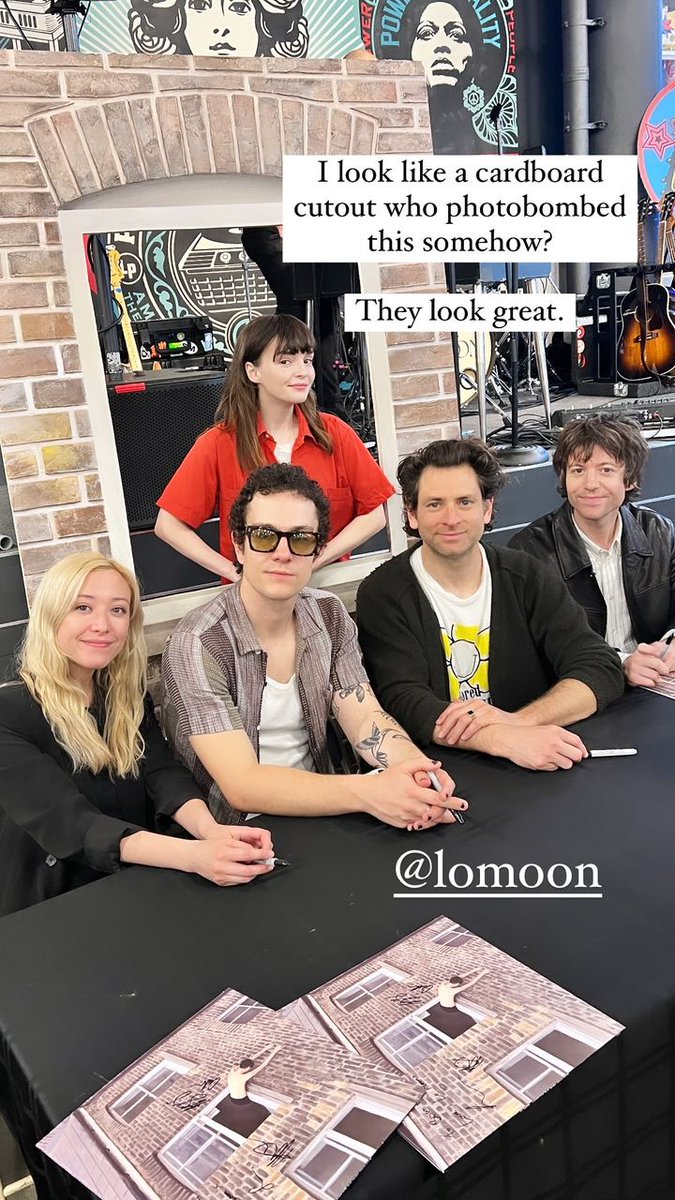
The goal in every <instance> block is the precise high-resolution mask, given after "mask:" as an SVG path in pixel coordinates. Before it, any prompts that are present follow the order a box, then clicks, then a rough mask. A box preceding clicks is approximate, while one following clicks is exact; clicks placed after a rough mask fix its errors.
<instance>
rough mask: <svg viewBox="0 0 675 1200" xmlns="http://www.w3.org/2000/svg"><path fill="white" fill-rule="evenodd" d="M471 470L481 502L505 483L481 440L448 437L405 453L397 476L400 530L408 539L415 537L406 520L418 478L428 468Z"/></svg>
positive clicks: (414, 499)
mask: <svg viewBox="0 0 675 1200" xmlns="http://www.w3.org/2000/svg"><path fill="white" fill-rule="evenodd" d="M465 466H466V467H471V468H472V470H473V471H475V473H476V475H477V477H478V486H479V487H480V493H481V496H482V497H483V499H484V500H493V499H494V497H495V496H496V495H497V493H498V492H499V490H500V489H501V488H502V487H503V486H504V483H505V482H506V476H505V474H504V471H503V470H502V467H501V465H500V463H499V459H498V458H497V456H496V454H494V453H493V451H492V450H491V449H490V447H489V446H486V444H485V442H481V440H480V438H464V439H460V438H448V439H447V440H444V441H439V442H430V443H429V445H428V446H424V447H423V449H421V450H415V452H414V453H413V454H408V455H407V457H406V458H404V459H402V460H401V462H400V463H399V467H398V472H397V477H398V482H399V484H400V486H401V493H402V495H403V508H404V521H403V528H404V529H405V531H406V533H407V534H409V535H410V536H411V537H418V536H419V534H418V531H417V530H416V529H413V528H412V527H411V525H410V523H409V521H408V512H415V510H416V509H417V501H418V499H419V492H420V478H421V476H422V472H423V471H424V470H426V468H427V467H465Z"/></svg>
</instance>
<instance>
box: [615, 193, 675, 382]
mask: <svg viewBox="0 0 675 1200" xmlns="http://www.w3.org/2000/svg"><path fill="white" fill-rule="evenodd" d="M674 200H675V197H674V196H673V193H668V195H667V196H666V197H665V199H664V206H663V209H662V211H661V215H660V221H659V234H658V247H657V262H656V264H655V266H663V263H664V259H665V250H666V230H667V227H668V224H669V222H670V219H671V215H672V209H673V202H674ZM654 211H656V209H655V205H654V204H653V203H652V202H651V201H650V200H641V201H640V206H639V211H638V268H639V269H638V273H637V275H636V279H635V287H634V288H633V289H632V290H631V291H630V292H629V293H628V295H627V296H626V297H625V299H624V301H623V304H622V306H621V318H622V325H621V334H620V336H619V345H618V349H617V365H618V371H619V375H620V376H621V378H622V379H625V380H627V381H629V382H635V381H637V380H644V379H653V378H657V379H660V378H661V376H663V375H669V374H670V373H671V372H672V371H674V370H675V319H674V318H675V297H674V296H673V293H672V291H670V290H669V289H668V288H667V287H664V285H663V284H662V283H648V282H647V278H646V275H645V271H644V268H645V266H646V265H647V263H646V250H645V223H646V221H647V218H648V217H649V216H650V214H652V213H653V212H654Z"/></svg>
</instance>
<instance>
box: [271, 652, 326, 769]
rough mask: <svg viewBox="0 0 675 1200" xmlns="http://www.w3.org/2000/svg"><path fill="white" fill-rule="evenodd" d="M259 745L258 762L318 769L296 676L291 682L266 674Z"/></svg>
mask: <svg viewBox="0 0 675 1200" xmlns="http://www.w3.org/2000/svg"><path fill="white" fill-rule="evenodd" d="M258 745H259V753H258V761H259V762H261V763H265V764H266V765H267V766H274V767H297V768H298V769H299V770H301V771H313V770H314V759H313V758H312V755H311V752H310V749H309V741H308V739H307V726H306V725H305V718H304V714H303V711H302V704H301V703H300V692H299V690H298V680H297V676H296V675H293V676H291V678H290V679H289V681H288V683H278V682H277V680H276V679H271V678H270V676H269V675H267V676H266V679H265V690H264V692H263V699H262V708H261V711H260V725H259V726H258Z"/></svg>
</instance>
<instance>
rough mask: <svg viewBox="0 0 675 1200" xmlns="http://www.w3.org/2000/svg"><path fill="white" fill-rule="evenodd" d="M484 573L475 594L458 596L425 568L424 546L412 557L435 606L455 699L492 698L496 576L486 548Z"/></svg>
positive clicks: (419, 579)
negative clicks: (489, 564)
mask: <svg viewBox="0 0 675 1200" xmlns="http://www.w3.org/2000/svg"><path fill="white" fill-rule="evenodd" d="M480 551H481V555H482V559H483V574H482V576H481V582H480V587H479V588H478V590H477V591H476V592H474V594H473V596H467V597H462V596H454V595H453V594H452V592H448V591H446V590H445V588H444V587H441V585H440V583H438V582H437V581H436V580H435V579H434V578H433V577H432V576H431V575H430V574H429V572H428V571H427V570H426V569H425V567H424V563H423V562H422V547H421V546H420V548H419V549H418V550H416V551H415V553H414V554H413V555H412V556H411V559H410V565H411V567H412V569H413V573H414V575H415V578H416V579H417V582H418V583H419V585H420V587H421V588H422V591H423V592H424V594H425V596H426V598H427V600H428V601H429V603H430V605H431V607H432V608H433V610H434V612H435V614H436V617H437V619H438V624H439V627H440V637H441V644H442V646H443V653H444V655H445V662H446V665H447V669H448V684H449V689H450V699H451V700H486V701H487V702H488V703H489V701H490V684H489V663H490V609H491V606H492V579H491V577H490V568H489V566H488V562H487V558H486V556H485V551H484V550H483V547H482V546H481V547H480Z"/></svg>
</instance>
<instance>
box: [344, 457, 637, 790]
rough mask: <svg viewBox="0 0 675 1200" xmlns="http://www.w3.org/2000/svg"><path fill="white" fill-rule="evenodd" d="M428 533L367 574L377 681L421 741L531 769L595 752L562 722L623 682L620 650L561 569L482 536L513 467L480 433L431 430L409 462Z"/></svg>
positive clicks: (404, 481)
mask: <svg viewBox="0 0 675 1200" xmlns="http://www.w3.org/2000/svg"><path fill="white" fill-rule="evenodd" d="M398 478H399V483H400V485H401V489H402V492H403V503H404V506H405V510H406V518H407V526H406V528H407V530H408V532H410V533H412V532H416V533H417V534H418V535H419V537H420V538H421V543H418V544H417V545H416V546H415V547H413V549H412V550H409V551H406V552H404V553H403V554H399V555H397V556H396V557H395V558H393V559H392V560H391V561H390V562H387V563H385V564H384V565H383V566H381V567H380V568H379V569H378V570H377V571H375V572H374V573H373V574H372V575H370V576H369V577H368V578H367V579H366V580H364V582H363V583H362V584H361V586H360V588H359V592H358V596H357V623H358V627H359V636H360V640H361V646H362V649H363V655H364V660H365V664H366V668H367V671H368V674H369V677H370V679H371V682H372V684H373V686H374V688H375V691H376V693H377V695H378V697H379V699H380V702H381V703H382V705H383V707H385V708H386V709H387V711H389V712H391V713H392V714H393V715H394V716H395V717H396V719H397V720H398V721H399V722H400V724H401V725H403V726H404V728H405V729H406V730H407V731H408V733H409V734H410V736H411V737H413V738H415V739H416V740H418V741H421V742H422V743H423V744H427V745H428V744H429V743H431V742H432V741H433V742H436V743H437V744H439V745H446V746H457V747H460V748H465V749H470V750H479V751H482V752H484V753H486V754H492V755H495V756H497V757H500V758H507V759H510V760H511V761H512V762H514V763H517V764H518V765H520V766H523V767H529V768H531V769H533V770H549V771H551V770H556V769H557V768H558V767H563V768H565V767H571V766H573V764H574V763H575V762H579V761H580V760H581V759H582V758H584V757H586V753H587V752H586V749H585V747H584V745H583V742H582V741H581V739H580V738H579V737H577V736H576V734H572V733H569V732H568V731H567V730H566V729H564V728H562V726H564V725H568V724H571V723H573V722H575V721H580V720H582V719H583V718H584V717H588V716H591V714H592V713H594V712H597V711H599V710H601V709H602V708H604V707H605V706H606V705H607V704H609V703H610V702H611V701H612V700H615V699H616V698H617V697H618V696H620V695H621V693H622V691H623V675H622V670H621V663H620V660H619V658H618V655H617V654H616V652H615V651H614V650H612V649H611V648H610V647H609V646H608V645H607V644H606V642H605V641H604V640H603V639H602V638H601V637H600V635H599V634H597V633H594V632H593V631H592V630H591V629H590V627H589V625H588V621H587V619H586V616H585V614H584V612H583V610H582V609H581V608H580V607H579V606H578V605H577V604H576V603H575V601H574V600H572V598H571V596H570V595H569V593H568V591H567V589H566V587H565V585H564V583H563V582H562V580H561V579H560V577H559V576H557V575H556V574H554V573H553V572H552V571H550V570H549V569H548V568H546V567H544V566H542V565H541V564H540V563H538V562H537V561H536V560H535V559H533V558H532V557H531V556H529V555H527V554H522V553H520V552H518V551H515V550H510V549H507V548H505V547H501V546H491V545H489V546H486V547H483V546H482V544H481V540H480V539H481V537H482V534H483V532H484V530H485V528H486V526H487V525H489V522H490V520H491V518H492V510H493V504H494V497H495V495H496V494H497V492H498V491H499V488H500V487H501V486H502V484H503V482H504V475H503V472H502V469H501V467H500V465H499V462H498V460H497V459H496V457H495V455H494V454H493V453H492V451H491V450H490V449H489V448H488V447H487V446H486V445H485V444H484V443H483V442H480V441H478V439H475V438H468V439H466V440H464V441H439V442H432V443H431V445H429V446H427V447H425V449H424V450H420V451H418V452H417V453H416V454H411V455H409V456H408V457H407V458H405V459H404V460H403V461H402V462H401V464H400V466H399V471H398Z"/></svg>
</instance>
